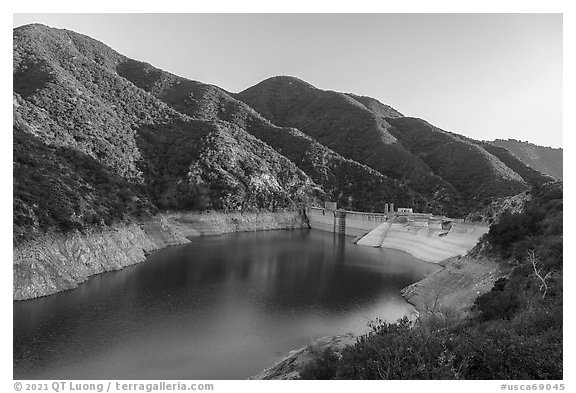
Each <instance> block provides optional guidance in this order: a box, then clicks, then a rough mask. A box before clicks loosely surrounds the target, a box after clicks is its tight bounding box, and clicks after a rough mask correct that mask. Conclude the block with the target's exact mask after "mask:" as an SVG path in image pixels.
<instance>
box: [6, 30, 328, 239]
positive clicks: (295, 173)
mask: <svg viewBox="0 0 576 393" xmlns="http://www.w3.org/2000/svg"><path fill="white" fill-rule="evenodd" d="M13 50H14V61H13V66H14V68H13V69H14V72H13V76H14V106H13V108H14V126H13V135H14V152H15V154H14V168H13V173H14V202H13V204H14V236H15V240H16V241H18V240H19V239H22V238H25V237H29V236H33V234H34V233H36V232H38V231H46V230H51V229H56V230H63V231H66V230H69V229H74V228H83V227H86V226H90V225H105V224H106V225H108V224H110V223H111V222H113V221H115V220H123V219H125V218H127V217H129V216H133V215H138V214H153V213H154V212H155V211H156V210H157V209H158V208H171V209H216V210H223V211H227V210H255V209H271V210H274V209H283V208H289V209H294V208H297V207H298V206H301V205H302V204H303V203H307V202H311V201H314V200H318V198H319V197H322V198H323V197H324V193H323V191H322V190H321V189H320V188H319V187H318V186H317V185H316V184H315V183H314V182H313V181H312V180H311V179H310V178H309V177H308V176H307V175H306V174H305V173H304V172H302V171H301V170H300V169H298V167H297V166H296V165H295V164H294V163H292V162H291V161H290V160H288V159H287V158H286V157H284V156H283V155H281V154H279V153H278V152H277V151H275V150H274V149H272V148H271V147H270V146H268V145H267V144H265V143H264V142H262V141H261V140H259V139H257V138H255V137H254V136H252V135H251V134H249V133H247V132H246V131H245V130H243V129H242V128H240V127H238V126H236V125H234V124H232V123H228V122H223V121H217V120H213V121H206V120H200V119H193V118H191V117H190V116H187V115H185V114H183V113H180V112H178V111H176V110H174V109H172V108H170V107H169V106H168V105H166V104H165V103H164V102H162V101H161V100H159V99H157V98H156V97H154V96H153V95H151V94H149V93H147V92H146V91H144V90H142V89H141V88H139V87H137V86H135V85H134V84H133V83H131V82H129V81H128V80H126V79H125V78H123V77H121V76H120V75H119V74H118V72H117V68H118V67H121V64H123V63H124V62H126V61H128V60H129V59H127V58H126V57H124V56H122V55H120V54H118V53H117V52H115V51H113V50H112V49H110V48H109V47H107V46H105V45H104V44H102V43H100V42H98V41H96V40H94V39H91V38H89V37H86V36H83V35H81V34H77V33H74V32H70V31H66V30H58V29H52V28H48V27H46V26H42V25H28V26H23V27H20V28H17V29H15V30H14V37H13Z"/></svg>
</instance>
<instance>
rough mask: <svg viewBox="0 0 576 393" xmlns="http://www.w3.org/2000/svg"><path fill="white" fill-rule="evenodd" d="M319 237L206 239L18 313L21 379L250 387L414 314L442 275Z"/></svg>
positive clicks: (388, 254) (392, 254) (406, 259)
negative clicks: (424, 284)
mask: <svg viewBox="0 0 576 393" xmlns="http://www.w3.org/2000/svg"><path fill="white" fill-rule="evenodd" d="M350 240H351V238H348V237H346V238H343V237H338V236H335V235H333V234H331V233H325V232H318V231H314V230H312V231H272V232H255V233H239V234H232V235H224V236H216V237H202V238H196V239H194V240H193V241H192V243H191V244H189V245H185V246H180V247H172V248H167V249H164V250H161V251H158V252H156V253H154V254H153V255H151V256H150V257H149V258H148V260H147V261H146V262H143V263H141V264H138V265H135V266H131V267H129V268H126V269H124V270H121V271H118V272H111V273H105V274H102V275H99V276H96V277H93V278H91V279H90V280H89V281H88V282H86V283H84V284H82V285H80V286H79V288H77V289H75V290H72V291H67V292H63V293H59V294H56V295H52V296H49V297H45V298H40V299H34V300H29V301H24V302H14V378H16V379H100V378H103V379H244V378H247V377H249V376H251V375H254V374H256V373H258V372H259V371H261V370H262V369H263V368H265V367H268V366H270V365H272V364H273V363H275V362H276V361H278V360H280V359H281V358H282V357H283V356H285V355H286V354H287V352H288V351H290V350H292V349H297V348H301V347H303V346H305V345H307V344H309V343H310V340H311V339H313V338H319V337H323V336H328V335H336V334H344V333H348V332H353V333H362V332H366V331H367V330H368V326H367V324H368V322H369V321H370V320H373V319H375V318H383V319H385V320H388V321H395V320H396V319H398V318H400V317H402V316H403V315H405V314H406V313H407V312H409V310H410V306H409V305H408V304H407V303H406V302H405V301H404V300H403V299H402V298H401V297H400V295H399V290H400V289H401V288H403V287H405V286H406V285H408V284H410V283H413V282H415V281H418V280H420V279H422V278H423V277H425V276H426V275H427V274H430V273H431V272H433V271H435V270H437V269H438V266H437V265H434V264H429V263H426V262H422V261H420V260H418V259H416V258H414V257H412V256H410V255H409V254H406V253H402V252H398V251H394V250H383V249H376V248H370V247H362V246H356V245H354V244H351V243H350Z"/></svg>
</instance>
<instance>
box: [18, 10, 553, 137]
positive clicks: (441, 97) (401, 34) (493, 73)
mask: <svg viewBox="0 0 576 393" xmlns="http://www.w3.org/2000/svg"><path fill="white" fill-rule="evenodd" d="M13 22H14V27H17V26H20V25H23V24H28V23H42V24H46V25H48V26H52V27H58V28H66V29H69V30H73V31H76V32H79V33H82V34H86V35H89V36H91V37H93V38H95V39H97V40H99V41H102V42H104V43H105V44H107V45H108V46H110V47H112V48H113V49H115V50H116V51H118V52H120V53H122V54H124V55H126V56H128V57H131V58H133V59H137V60H141V61H145V62H148V63H150V64H152V65H154V66H155V67H158V68H161V69H164V70H166V71H169V72H172V73H174V74H177V75H180V76H183V77H186V78H189V79H193V80H198V81H201V82H205V83H210V84H214V85H217V86H219V87H221V88H223V89H225V90H228V91H231V92H240V91H242V90H244V89H246V88H248V87H250V86H252V85H254V84H256V83H258V82H260V81H262V80H264V79H266V78H269V77H272V76H276V75H290V76H295V77H298V78H300V79H303V80H305V81H307V82H309V83H311V84H312V85H314V86H316V87H318V88H321V89H325V90H335V91H341V92H352V93H355V94H360V95H367V96H371V97H374V98H376V99H378V100H380V101H381V102H383V103H385V104H388V105H391V106H392V107H394V108H395V109H397V110H399V111H400V112H402V113H403V114H404V115H406V116H414V117H420V118H423V119H425V120H427V121H429V122H430V123H432V124H434V125H435V126H437V127H440V128H442V129H445V130H447V131H452V132H455V133H458V134H462V135H466V136H469V137H471V138H474V139H479V140H493V139H496V138H501V139H508V138H513V139H518V140H522V141H529V142H532V143H536V144H538V145H543V146H551V147H562V87H563V85H562V83H563V81H562V14H14V17H13Z"/></svg>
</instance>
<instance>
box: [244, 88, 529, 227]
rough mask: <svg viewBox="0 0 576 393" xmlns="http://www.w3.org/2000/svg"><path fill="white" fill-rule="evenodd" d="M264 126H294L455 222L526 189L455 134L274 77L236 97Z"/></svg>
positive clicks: (371, 103)
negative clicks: (400, 185)
mask: <svg viewBox="0 0 576 393" xmlns="http://www.w3.org/2000/svg"><path fill="white" fill-rule="evenodd" d="M236 97H237V98H239V99H240V100H242V101H244V102H246V103H247V104H248V105H250V106H251V107H253V108H254V109H255V110H256V111H258V112H259V113H260V114H261V115H262V116H264V117H266V118H267V119H269V120H270V121H271V122H273V123H275V124H277V125H280V126H286V127H296V128H298V129H299V130H300V131H302V132H304V133H306V134H308V135H310V136H311V137H313V138H314V139H316V140H318V141H319V142H320V143H322V144H324V145H326V146H327V147H329V148H331V149H333V150H334V151H336V152H338V153H339V154H341V155H343V156H344V157H347V158H350V159H353V160H356V161H358V162H360V163H362V164H365V165H367V166H369V167H371V168H373V169H375V170H377V171H378V172H380V173H382V174H384V175H386V176H389V177H391V178H395V179H398V180H400V181H402V182H403V183H404V184H406V185H407V186H409V187H410V188H411V189H413V190H414V191H415V192H416V193H418V194H419V195H421V196H422V200H424V201H425V202H424V203H423V204H420V205H416V206H415V207H416V208H417V209H418V210H419V211H424V212H426V211H433V212H436V213H443V214H447V215H452V216H460V215H463V214H466V213H469V212H470V211H472V210H474V209H477V208H479V207H481V206H482V204H484V203H487V201H488V200H489V199H490V198H492V197H497V196H510V195H514V194H517V193H518V192H521V191H523V190H526V189H527V187H528V186H527V184H526V183H525V181H524V180H523V179H522V178H521V176H519V175H518V174H516V173H515V172H514V171H513V170H511V169H510V168H508V167H507V166H506V165H505V164H504V163H502V162H501V161H500V160H499V159H498V158H496V157H495V156H493V155H492V154H490V153H488V152H487V151H486V150H484V149H483V148H481V147H479V146H477V145H474V144H472V143H469V142H467V141H465V140H464V139H463V138H462V137H459V136H458V135H456V134H451V133H447V132H444V131H442V130H439V129H437V128H436V127H433V126H431V125H428V124H427V123H426V122H424V121H422V120H419V119H412V118H405V117H403V116H402V114H400V113H399V112H397V111H395V110H394V109H393V108H390V107H389V106H387V105H384V104H381V103H379V102H378V101H377V100H375V99H373V98H369V97H359V96H355V95H353V94H343V93H338V92H333V91H324V90H321V89H317V88H315V87H314V86H312V85H310V84H308V83H306V82H303V81H300V80H298V79H297V78H292V77H274V78H270V79H267V80H265V81H263V82H260V83H259V84H257V85H255V86H253V87H250V88H248V89H246V90H244V91H243V92H240V93H239V94H237V95H236Z"/></svg>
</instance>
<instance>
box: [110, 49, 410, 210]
mask: <svg viewBox="0 0 576 393" xmlns="http://www.w3.org/2000/svg"><path fill="white" fill-rule="evenodd" d="M118 73H119V75H121V76H123V77H124V78H126V79H127V80H129V81H131V82H132V83H134V84H135V85H136V86H138V87H140V88H142V89H144V90H145V91H148V92H150V93H151V94H153V95H154V96H155V97H157V98H158V99H160V100H162V101H163V102H165V103H166V104H168V105H169V106H170V107H172V108H173V109H175V110H177V111H179V112H180V113H184V114H187V115H189V116H192V117H194V118H198V119H203V120H207V121H213V120H216V121H218V120H222V121H226V122H229V123H232V124H235V125H237V126H239V127H241V128H242V129H244V130H246V131H247V132H249V133H250V134H252V135H254V136H255V137H257V138H259V139H260V140H262V141H264V142H265V143H267V144H268V145H270V146H271V147H272V148H273V149H275V150H276V151H277V152H278V153H280V154H282V155H284V156H285V157H287V158H289V159H290V160H291V161H292V162H294V163H295V164H296V165H297V166H298V168H300V169H301V170H302V171H304V172H305V173H306V174H307V175H308V176H310V178H311V179H312V180H314V182H316V183H317V184H318V185H320V186H321V187H322V189H323V190H324V191H325V192H326V197H327V198H328V199H330V200H332V201H335V202H337V203H338V205H339V206H341V207H344V208H348V209H355V210H361V211H383V210H384V205H385V203H387V202H390V201H396V202H397V203H401V204H404V205H410V206H411V205H414V204H415V203H416V202H417V198H418V197H417V195H416V193H414V192H413V191H412V190H411V189H409V188H408V187H407V186H406V185H403V184H401V183H400V182H399V181H397V180H395V179H391V178H389V177H387V176H385V175H383V174H381V173H380V172H378V171H376V170H374V169H372V168H370V167H368V166H366V165H362V164H360V163H358V162H356V161H353V160H350V159H346V158H344V157H342V156H341V155H340V154H338V153H336V152H334V151H333V150H331V149H329V148H327V147H326V146H324V145H322V144H321V143H319V142H317V141H316V140H314V139H313V138H311V137H310V136H308V135H306V134H304V133H302V132H301V131H299V130H298V129H295V128H291V127H278V126H276V125H274V124H272V123H271V122H270V121H269V120H267V119H265V118H264V117H262V116H261V115H260V114H258V113H257V112H256V111H255V110H254V109H252V108H251V107H250V106H248V105H246V104H245V103H244V102H242V101H239V100H237V99H235V98H234V97H233V96H232V95H231V94H230V93H228V92H226V91H225V90H223V89H221V88H219V87H216V86H212V85H207V84H204V83H201V82H198V81H191V80H188V79H185V78H182V77H179V76H176V75H173V74H170V73H168V72H165V71H162V70H159V69H157V68H154V67H153V66H151V65H150V64H147V63H143V62H139V61H135V60H131V61H127V62H124V63H122V64H121V65H120V66H119V67H118Z"/></svg>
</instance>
